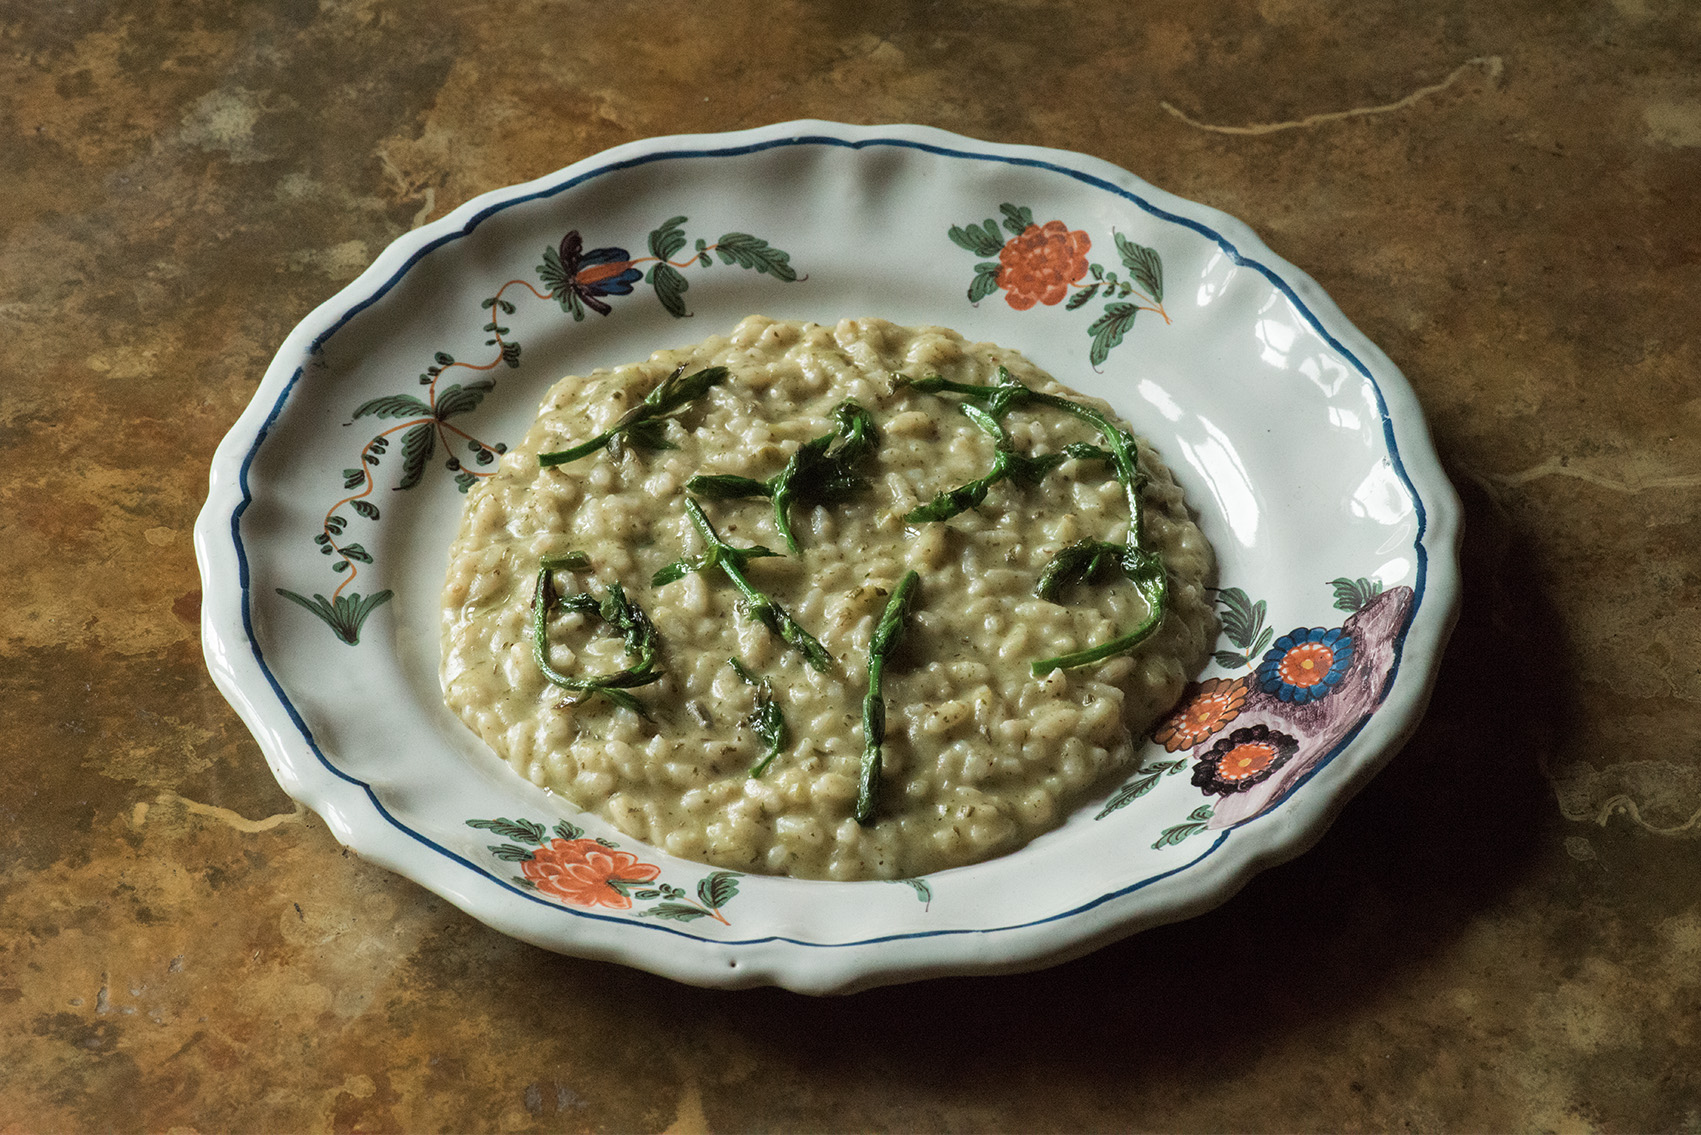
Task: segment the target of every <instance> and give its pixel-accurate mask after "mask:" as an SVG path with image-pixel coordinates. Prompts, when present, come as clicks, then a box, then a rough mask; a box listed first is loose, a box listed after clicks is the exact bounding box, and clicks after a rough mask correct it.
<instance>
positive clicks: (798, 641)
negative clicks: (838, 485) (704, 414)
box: [650, 497, 833, 674]
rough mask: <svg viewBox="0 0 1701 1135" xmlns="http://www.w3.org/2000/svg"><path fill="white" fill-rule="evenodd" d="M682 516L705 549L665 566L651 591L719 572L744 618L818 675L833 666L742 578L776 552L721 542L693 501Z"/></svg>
mask: <svg viewBox="0 0 1701 1135" xmlns="http://www.w3.org/2000/svg"><path fill="white" fill-rule="evenodd" d="M685 514H686V515H687V516H689V517H690V518H691V523H692V524H693V525H695V526H696V529H697V531H698V533H699V534H700V535H701V536H702V537H703V542H704V543H705V544H707V545H708V547H707V548H706V549H705V550H704V551H703V552H701V553H700V554H698V555H695V556H692V557H690V558H689V559H683V560H675V561H674V562H673V563H671V564H668V565H667V566H666V567H664V568H662V569H661V570H660V571H658V572H656V574H655V576H654V577H653V578H652V579H651V580H650V586H652V587H664V586H666V585H667V584H669V583H673V582H675V581H676V580H681V579H684V578H685V577H686V576H688V575H690V574H692V573H693V572H700V571H705V570H707V569H708V568H711V567H714V568H719V569H720V570H721V574H723V575H725V576H726V577H727V579H728V580H730V581H731V583H732V585H733V586H734V587H736V588H738V591H739V595H740V600H739V606H740V607H742V608H743V610H744V612H745V614H747V615H749V616H750V617H751V618H753V619H755V620H756V621H757V622H759V623H761V624H762V625H763V626H765V627H767V628H768V629H769V630H771V631H773V632H774V633H775V634H777V635H779V636H780V638H781V639H783V640H784V641H785V642H786V643H787V644H788V645H790V646H791V647H792V648H793V649H795V650H796V651H798V653H800V654H802V655H803V659H804V661H805V662H808V663H809V665H810V666H811V667H812V668H813V669H815V670H817V671H819V672H820V673H823V674H825V673H827V672H828V671H829V670H830V669H832V666H833V656H832V655H830V654H828V653H827V648H826V647H824V646H822V645H821V644H820V643H819V642H817V641H816V640H815V638H814V636H813V635H811V634H810V633H809V632H808V631H806V630H804V629H803V628H802V627H801V626H799V625H798V623H797V620H795V619H793V618H792V617H791V615H790V614H789V613H787V611H786V609H785V608H784V607H781V606H780V605H779V604H778V603H776V602H774V601H773V600H772V599H770V598H769V597H768V596H767V595H765V594H764V593H763V592H762V591H761V590H760V589H758V588H757V587H756V585H755V584H753V583H751V582H750V578H749V577H748V576H746V575H745V574H744V565H745V564H746V563H748V562H749V561H751V560H755V559H761V558H762V557H764V556H777V555H779V553H778V552H772V551H769V550H768V549H767V548H764V547H762V546H761V545H760V544H756V545H753V546H751V547H748V548H735V547H733V546H732V545H731V544H728V543H727V542H726V541H725V540H723V539H721V535H720V533H719V532H716V531H715V526H714V525H713V524H710V523H709V518H708V517H707V516H706V515H704V513H703V506H702V505H700V504H698V503H697V500H696V498H695V497H686V498H685Z"/></svg>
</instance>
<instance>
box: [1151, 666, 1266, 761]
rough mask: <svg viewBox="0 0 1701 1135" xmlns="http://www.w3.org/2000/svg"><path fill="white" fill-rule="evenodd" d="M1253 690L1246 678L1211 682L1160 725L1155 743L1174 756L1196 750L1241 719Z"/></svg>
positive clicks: (1154, 732) (1217, 679)
mask: <svg viewBox="0 0 1701 1135" xmlns="http://www.w3.org/2000/svg"><path fill="white" fill-rule="evenodd" d="M1250 687H1251V683H1250V682H1249V681H1248V680H1247V679H1246V678H1245V677H1240V678H1233V679H1230V678H1207V679H1206V680H1205V681H1203V682H1201V683H1199V687H1198V692H1197V693H1195V694H1194V695H1193V696H1192V697H1191V698H1190V699H1188V700H1187V701H1185V702H1183V703H1182V704H1181V705H1180V706H1178V707H1176V709H1175V711H1174V712H1172V713H1171V714H1170V715H1169V716H1168V717H1166V718H1164V719H1163V720H1162V721H1161V722H1159V723H1158V727H1157V728H1156V729H1154V730H1152V740H1154V741H1156V742H1157V743H1158V744H1160V745H1162V746H1163V747H1164V749H1165V750H1166V751H1167V752H1171V753H1178V752H1180V751H1181V750H1182V749H1191V748H1193V746H1195V745H1197V744H1199V743H1201V742H1202V741H1205V740H1207V739H1208V738H1210V737H1212V736H1214V735H1215V734H1216V733H1217V732H1218V731H1220V730H1221V729H1222V727H1223V726H1225V725H1227V724H1228V723H1229V722H1231V721H1233V720H1234V719H1235V718H1236V717H1238V716H1240V710H1241V707H1242V706H1244V705H1245V704H1246V694H1247V691H1248V690H1249V689H1250Z"/></svg>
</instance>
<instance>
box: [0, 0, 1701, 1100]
mask: <svg viewBox="0 0 1701 1135" xmlns="http://www.w3.org/2000/svg"><path fill="white" fill-rule="evenodd" d="M804 116H814V117H822V118H832V119H840V120H844V121H850V122H860V123H881V122H891V121H917V122H924V123H928V124H931V125H936V126H941V127H945V128H948V129H952V130H957V131H960V132H963V133H966V134H969V135H972V136H976V137H981V138H986V139H992V140H997V141H1006V142H1031V143H1041V144H1048V145H1054V146H1060V147H1065V148H1069V149H1076V150H1081V151H1085V152H1087V153H1091V154H1094V155H1097V156H1099V157H1103V158H1106V159H1109V160H1110V161H1113V162H1116V163H1119V164H1121V165H1124V166H1126V167H1127V168H1129V169H1132V170H1134V171H1135V172H1137V173H1139V174H1141V175H1142V176H1144V177H1145V178H1147V179H1148V180H1150V181H1152V182H1154V183H1156V184H1157V185H1160V186H1162V187H1164V188H1166V189H1169V190H1172V191H1174V192H1176V193H1179V194H1182V195H1183V196H1187V197H1192V198H1195V199H1197V200H1200V201H1203V202H1206V203H1209V204H1211V205H1215V206H1217V207H1219V208H1222V209H1225V210H1227V211H1229V212H1230V213H1233V214H1235V215H1237V216H1239V217H1240V218H1242V219H1243V220H1245V221H1247V222H1248V223H1250V224H1251V225H1252V226H1253V227H1254V228H1255V229H1257V230H1258V231H1259V232H1260V233H1261V234H1262V235H1264V236H1265V237H1266V239H1267V240H1268V241H1269V242H1270V244H1271V245H1272V246H1273V247H1274V248H1275V249H1276V251H1277V252H1278V253H1280V254H1281V255H1283V256H1284V257H1286V258H1288V259H1290V260H1292V261H1293V262H1295V263H1296V264H1299V265H1300V266H1302V267H1303V268H1304V269H1306V270H1307V271H1309V272H1310V273H1312V274H1313V275H1315V276H1316V277H1317V278H1318V279H1319V280H1320V281H1321V282H1322V284H1323V286H1324V287H1325V288H1326V289H1327V290H1328V291H1329V292H1330V293H1331V294H1332V295H1333V296H1334V297H1335V298H1336V300H1337V301H1338V302H1339V303H1340V305H1341V306H1342V308H1344V309H1345V311H1346V312H1347V314H1348V316H1349V317H1350V318H1352V319H1353V320H1354V321H1355V322H1356V323H1357V324H1358V325H1359V326H1360V327H1361V328H1363V329H1364V331H1365V332H1366V333H1367V334H1369V336H1370V337H1371V338H1372V339H1374V340H1376V341H1377V342H1378V343H1380V344H1381V345H1382V346H1383V347H1384V348H1385V349H1386V350H1387V352H1388V354H1389V355H1391V356H1392V357H1393V358H1394V359H1395V361H1396V362H1397V363H1398V364H1399V365H1400V366H1401V367H1402V368H1403V369H1404V370H1405V372H1406V374H1407V375H1408V376H1409V377H1410V379H1411V382H1412V384H1413V386H1414V387H1415V388H1416V390H1417V393H1418V396H1419V397H1420V399H1421V400H1422V402H1423V403H1424V405H1425V406H1426V408H1427V410H1428V412H1429V415H1430V420H1431V422H1432V425H1433V427H1434V431H1435V435H1436V439H1437V442H1438V445H1439V448H1440V450H1441V453H1442V456H1443V459H1444V461H1445V462H1446V465H1447V467H1448V470H1449V472H1450V473H1451V475H1452V476H1453V478H1454V480H1455V481H1456V483H1457V484H1458V487H1459V489H1460V492H1461V494H1462V495H1463V497H1464V501H1465V507H1466V511H1467V514H1468V528H1469V534H1468V536H1467V540H1466V547H1465V570H1466V572H1467V575H1466V580H1467V585H1466V596H1465V606H1464V614H1463V619H1462V622H1461V624H1460V627H1459V630H1458V633H1457V635H1456V637H1455V639H1454V641H1453V645H1452V647H1451V649H1450V650H1449V651H1448V653H1447V656H1446V659H1445V662H1444V664H1443V668H1442V672H1441V677H1440V681H1439V685H1438V687H1437V689H1436V694H1435V700H1434V704H1433V706H1432V708H1431V710H1430V713H1429V716H1428V718H1427V720H1426V721H1425V723H1424V724H1423V726H1422V728H1421V729H1420V730H1419V731H1418V733H1417V735H1416V737H1415V739H1414V740H1413V741H1412V742H1411V744H1410V745H1409V746H1408V747H1407V749H1406V751H1405V752H1404V753H1403V755H1401V756H1400V757H1399V758H1398V759H1397V760H1396V761H1395V762H1394V763H1393V764H1392V765H1391V766H1390V767H1389V768H1388V770H1387V771H1386V772H1385V773H1384V774H1383V775H1382V776H1381V777H1380V778H1379V779H1378V780H1376V781H1375V782H1374V783H1373V784H1372V785H1371V786H1370V788H1369V789H1368V790H1367V791H1366V792H1365V793H1364V794H1363V795H1362V796H1360V797H1359V798H1358V799H1357V800H1356V801H1355V802H1354V803H1353V805H1352V806H1351V807H1350V808H1349V809H1348V810H1347V812H1346V814H1345V815H1344V816H1343V817H1342V818H1341V820H1340V821H1339V823H1338V824H1337V825H1336V826H1335V828H1334V829H1333V830H1332V831H1331V832H1330V833H1329V835H1328V836H1327V837H1326V838H1325V839H1324V840H1323V842H1322V843H1321V844H1320V845H1319V846H1318V847H1317V848H1316V849H1315V850H1314V851H1312V852H1311V853H1309V854H1307V855H1306V856H1304V857H1302V858H1301V859H1299V860H1297V861H1295V862H1293V863H1291V864H1289V865H1287V866H1285V867H1282V868H1280V869H1277V870H1274V871H1271V872H1269V873H1267V874H1266V875H1264V876H1262V877H1260V878H1258V879H1257V880H1256V881H1255V882H1254V883H1253V884H1252V885H1251V886H1249V887H1248V888H1247V889H1246V891H1245V892H1243V893H1242V894H1241V895H1240V896H1239V897H1238V898H1237V899H1235V900H1234V901H1233V902H1231V903H1230V904H1228V905H1227V906H1225V907H1223V908H1222V909H1220V910H1218V911H1217V912H1215V913H1213V914H1210V915H1207V916H1205V917H1202V918H1198V919H1196V920H1194V921H1191V922H1188V923H1186V924H1182V925H1178V926H1174V927H1169V928H1166V929H1162V930H1158V931H1155V932H1151V933H1147V934H1144V935H1142V936H1139V937H1138V938H1135V939H1132V940H1129V941H1126V942H1124V943H1122V944H1120V945H1116V946H1113V947H1111V948H1108V949H1105V950H1103V951H1101V952H1100V953H1098V954H1095V955H1093V956H1091V957H1088V958H1086V959H1084V960H1081V961H1077V962H1075V963H1072V964H1070V965H1066V966H1062V967H1059V968H1056V969H1053V970H1049V971H1046V972H1042V973H1038V974H1033V975H1028V976H1021V977H1008V978H997V979H986V980H951V981H937V982H932V983H925V984H921V985H915V986H908V987H902V988H895V989H889V990H883V991H877V992H873V993H869V994H865V995H861V996H857V997H854V998H851V999H846V1000H836V1001H809V1000H805V999H802V998H798V997H794V996H791V995H788V994H783V993H780V992H776V991H772V990H766V991H756V992H744V993H736V994H725V993H711V992H704V991H699V990H694V989H689V988H685V987H682V986H677V985H674V984H671V983H669V982H667V981H664V980H662V979H659V978H654V977H650V976H648V975H645V974H641V973H636V972H631V971H627V970H624V969H620V968H616V967H613V966H609V965H602V964H594V963H588V962H581V961H574V960H570V959H565V958H559V957H555V956H553V955H549V954H546V953H543V952H541V951H538V950H535V949H532V948H530V947H527V946H522V945H519V944H517V943H515V942H513V941H510V940H508V939H506V938H503V937H500V936H499V935H497V934H495V933H493V932H491V931H489V930H487V929H485V928H484V927H483V926H481V925H479V924H477V923H474V922H473V921H471V920H470V919H468V918H466V917H464V916H463V915H461V914H460V913H458V912H457V911H456V910H454V909H452V908H451V907H449V906H448V905H447V904H445V903H443V902H441V901H439V900H438V899H436V898H434V897H432V896H430V895H428V894H426V893H425V892H423V891H422V890H420V889H419V888H417V887H415V886H413V885H411V884H409V883H406V882H403V881H402V880H400V879H398V878H395V877H392V876H390V875H388V874H386V873H385V872H383V871H380V870H377V869H375V868H373V867H371V866H369V865H366V864H364V863H362V862H361V861H360V860H358V859H357V858H355V857H353V856H351V855H348V854H346V853H344V852H343V851H342V850H341V849H340V848H339V847H338V846H337V845H336V843H335V842H334V841H333V840H332V838H331V837H330V836H329V834H328V833H327V831H326V829H325V827H324V825H323V824H322V823H320V821H319V820H318V819H317V818H316V817H313V816H311V815H307V814H303V813H302V812H301V811H299V810H297V809H294V808H293V807H292V804H291V802H290V801H289V800H288V799H287V798H286V797H285V796H284V795H283V793H282V792H281V791H280V790H279V789H278V787H277V786H276V785H275V784H274V782H273V781H272V779H271V777H270V775H269V774H268V773H267V770H266V768H265V765H264V763H263V762H262V760H261V758H260V754H259V751H258V749H257V747H256V746H255V744H254V742H253V741H252V740H251V739H250V738H249V736H248V735H247V733H246V732H245V731H244V729H243V727H242V726H241V724H240V723H239V722H238V720H237V718H236V715H235V714H234V713H233V712H232V711H231V710H230V709H229V708H228V707H227V706H226V704H225V703H224V702H223V701H222V700H221V699H220V697H219V695H218V694H217V693H216V692H215V691H214V689H213V687H212V685H211V683H210V681H209V680H208V678H207V675H206V673H205V670H204V668H203V666H202V662H201V657H200V649H199V643H198V638H197V611H198V604H199V590H198V587H199V583H198V580H197V577H196V571H195V564H194V559H193V554H192V550H191V543H190V530H191V525H192V523H193V521H194V517H195V514H196V511H197V510H198V509H199V507H200V504H201V501H202V497H203V495H204V492H205V479H206V472H207V466H208V462H209V459H210V457H211V455H212V452H213V448H214V446H215V444H216V443H217V441H218V440H219V438H220V437H221V436H222V435H223V434H224V432H225V431H226V430H227V429H228V428H229V427H230V425H231V424H232V422H233V421H234V420H235V418H236V416H237V414H238V412H239V411H240V409H241V408H242V406H243V405H244V404H245V403H246V402H247V401H248V398H249V397H250V395H251V394H252V392H253V391H254V389H255V386H256V384H257V383H258V381H259V378H260V374H261V372H262V370H263V369H264V367H265V365H266V362H267V361H268V359H269V358H270V356H271V354H272V353H273V352H274V351H275V349H276V348H277V346H278V344H279V343H280V342H281V340H282V339H283V337H284V335H285V334H286V333H287V332H288V331H289V329H290V328H291V327H292V326H293V325H294V324H295V323H296V322H297V320H299V319H300V318H301V317H302V316H304V315H305V314H306V313H307V312H308V311H309V310H310V309H311V308H312V307H314V306H315V305H316V304H318V303H319V302H320V301H321V300H323V299H325V298H326V297H328V296H329V295H330V294H332V293H333V292H334V291H335V290H336V289H338V288H339V287H341V286H342V285H343V284H344V283H346V282H347V281H348V280H350V279H351V278H352V277H353V276H354V275H355V274H356V272H357V271H358V270H359V269H360V268H362V267H363V266H364V265H365V264H366V263H367V262H368V261H369V260H370V259H371V258H372V257H373V256H375V255H376V254H377V252H378V251H379V250H380V249H381V248H383V247H384V245H385V244H386V243H387V242H389V241H390V240H391V239H393V238H394V237H396V236H397V235H399V234H401V233H402V232H404V231H406V230H407V229H409V228H410V227H412V226H414V225H417V224H419V223H421V222H423V221H426V220H428V219H430V218H432V217H436V216H440V215H442V214H443V213H444V212H445V211H447V210H448V209H450V208H452V207H453V206H455V205H456V204H458V203H460V202H462V201H464V200H466V199H467V198H468V197H470V196H472V195H474V194H477V193H479V192H482V191H484V190H487V189H492V188H495V187H498V186H502V185H506V184H510V183H513V182H516V181H520V180H523V179H526V178H530V177H534V176H537V175H539V174H542V173H546V172H548V171H550V170H553V169H556V168H558V167H560V166H562V165H565V164H567V163H569V162H571V161H574V160H577V159H579V158H583V157H586V156H588V155H590V154H592V153H595V152H596V151H598V150H601V149H603V148H605V147H607V146H610V145H613V144H615V143H619V142H625V141H628V140H630V139H634V138H640V137H644V136H647V135H653V134H659V133H672V132H679V131H708V130H721V129H731V128H737V127H746V126H753V125H758V124H762V123H767V122H773V121H779V120H784V119H788V118H796V117H804ZM1698 186H1701V8H1698V7H1697V5H1695V4H1694V3H1692V2H1688V0H1610V2H1609V0H1593V2H1581V0H1579V2H1563V0H1523V2H1505V3H1481V2H1476V0H1444V2H1436V3H1398V2H1394V0H1369V2H1366V0H1339V2H1331V0H1263V2H1261V3H1255V2H1252V0H1245V2H1233V0H1204V2H1200V3H1192V4H1171V5H1161V6H1160V5H1145V4H1140V5H1136V4H1132V3H1114V4H1111V3H1104V4H1094V3H1085V2H1080V3H1065V4H1051V3H1038V2H998V0H980V2H977V3H966V2H951V3H945V2H940V3H916V4H901V3H894V2H891V0H859V2H858V3H855V4H843V3H839V2H838V0H766V2H754V0H719V2H716V3H700V4H684V3H660V2H654V0H631V2H622V0H602V2H601V3H587V2H579V0H563V2H541V0H515V2H511V3H503V4H496V3H489V4H473V3H462V4H459V5H453V4H426V3H418V4H408V3H403V2H401V0H319V2H317V3H315V2H312V0H266V2H262V3H235V2H224V3H219V2H216V0H208V2H205V3H168V2H164V0H161V2H157V3H142V2H123V0H114V2H110V3H95V2H91V0H72V2H69V3H56V4H53V5H45V4H34V3H26V2H23V0H6V2H4V3H0V233H3V236H0V341H3V342H4V344H5V346H6V351H5V354H4V359H3V361H0V444H3V446H4V449H3V454H4V458H5V465H4V468H5V476H4V479H3V480H0V526H3V533H4V535H3V538H0V568H3V571H4V578H5V580H6V581H7V583H6V591H7V595H8V602H7V614H6V617H5V619H4V624H3V626H0V737H3V738H4V741H3V746H4V747H3V751H0V753H3V755H0V1132H7V1133H13V1132H29V1131H35V1130H77V1131H83V1130H88V1131H95V1130H106V1129H118V1130H143V1129H147V1130H199V1131H207V1132H210V1131H219V1130H231V1129H235V1130H259V1129H269V1130H315V1131H317V1130H339V1131H342V1130H371V1131H378V1130H410V1131H429V1130H439V1129H449V1130H468V1131H471V1130H504V1131H518V1130H568V1131H580V1130H583V1131H657V1130H663V1129H666V1130H670V1131H674V1132H697V1131H719V1132H727V1131H744V1130H772V1131H789V1130H798V1129H824V1130H839V1129H845V1130H923V1129H927V1130H935V1129H936V1130H995V1129H997V1130H1124V1129H1164V1130H1169V1129H1191V1130H1198V1129H1253V1130H1295V1129H1313V1128H1328V1129H1381V1130H1388V1129H1398V1128H1410V1129H1421V1130H1548V1129H1567V1130H1576V1129H1595V1130H1603V1131H1651V1130H1673V1131H1689V1132H1694V1131H1697V1130H1701V1047H1698V1043H1697V1041H1698V1029H1701V1026H1698V1023H1697V1022H1698V1020H1701V908H1698V904H1697V894H1698V879H1701V812H1698V809H1701V745H1698V741H1701V663H1698V650H1697V648H1698V645H1701V633H1698V632H1701V613H1698V611H1697V600H1698V599H1701V576H1698V572H1701V539H1698V528H1697V521H1698V519H1701V517H1698V513H1701V505H1698V493H1697V489H1698V488H1701V451H1698V446H1697V442H1698V441H1701V397H1698V395H1701V382H1698V380H1697V361H1698V360H1697V346H1696V343H1697V336H1696V331H1697V323H1698V315H1697V306H1698V304H1697V301H1698V298H1701V272H1698V268H1697V265H1698V261H1701V208H1698Z"/></svg>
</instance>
